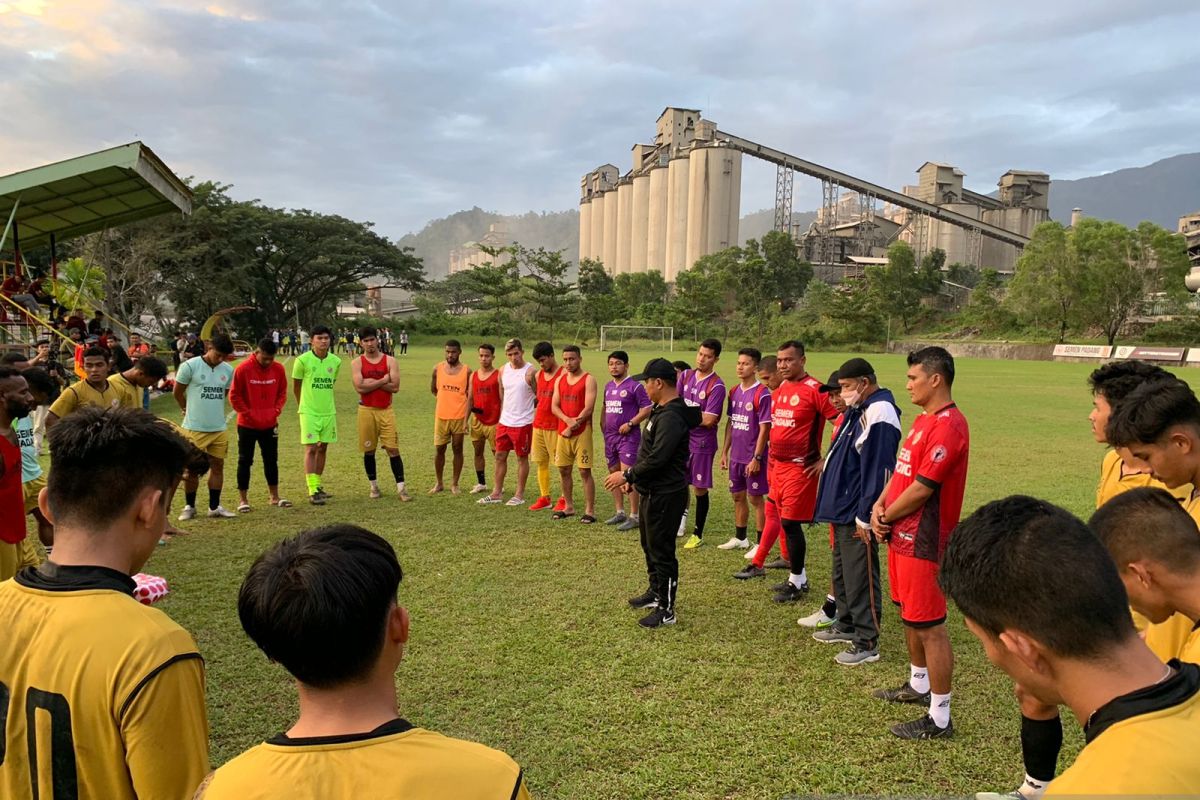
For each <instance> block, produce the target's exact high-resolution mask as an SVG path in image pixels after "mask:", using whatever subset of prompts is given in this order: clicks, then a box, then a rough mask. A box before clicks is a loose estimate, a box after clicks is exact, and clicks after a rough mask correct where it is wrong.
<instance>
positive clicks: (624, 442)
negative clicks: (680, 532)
mask: <svg viewBox="0 0 1200 800" xmlns="http://www.w3.org/2000/svg"><path fill="white" fill-rule="evenodd" d="M641 443H642V442H641V438H640V437H637V436H628V435H627V436H621V435H620V434H617V435H615V436H605V437H604V460H605V462H606V463H607V464H608V468H609V469H610V470H613V471H616V469H617V467H618V466H620V465H621V464H624V465H626V466H628V467H632V466H633V465H634V464H636V463H637V453H638V447H639V446H640V445H641Z"/></svg>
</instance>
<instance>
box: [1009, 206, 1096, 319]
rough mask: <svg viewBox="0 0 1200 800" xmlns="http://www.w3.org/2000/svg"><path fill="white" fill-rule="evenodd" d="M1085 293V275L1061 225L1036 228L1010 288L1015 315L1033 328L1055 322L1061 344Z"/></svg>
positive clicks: (1051, 224) (1019, 260)
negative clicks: (1029, 323) (1030, 323)
mask: <svg viewBox="0 0 1200 800" xmlns="http://www.w3.org/2000/svg"><path fill="white" fill-rule="evenodd" d="M1084 290H1085V281H1084V275H1083V274H1082V273H1081V272H1080V270H1079V262H1078V260H1077V259H1076V258H1075V254H1074V253H1073V252H1072V249H1071V247H1070V242H1069V240H1068V236H1067V230H1066V228H1064V227H1063V226H1062V223H1059V222H1052V221H1051V222H1043V223H1042V224H1041V225H1038V226H1037V227H1036V228H1034V229H1033V235H1032V236H1031V237H1030V239H1029V244H1027V245H1025V252H1024V253H1022V254H1021V257H1020V258H1019V259H1017V268H1016V272H1015V274H1014V275H1013V279H1012V282H1011V283H1010V284H1009V292H1008V303H1009V305H1010V307H1011V308H1012V310H1013V311H1014V313H1016V315H1017V316H1018V317H1019V318H1021V319H1023V320H1026V321H1029V322H1032V323H1033V324H1034V325H1038V324H1040V323H1043V322H1053V323H1054V324H1055V326H1056V327H1057V328H1058V340H1059V341H1060V342H1061V341H1064V340H1065V339H1066V338H1067V327H1068V326H1069V325H1070V324H1071V322H1072V321H1073V320H1074V319H1075V317H1076V315H1077V312H1078V306H1079V304H1080V301H1081V300H1082V298H1083V294H1084Z"/></svg>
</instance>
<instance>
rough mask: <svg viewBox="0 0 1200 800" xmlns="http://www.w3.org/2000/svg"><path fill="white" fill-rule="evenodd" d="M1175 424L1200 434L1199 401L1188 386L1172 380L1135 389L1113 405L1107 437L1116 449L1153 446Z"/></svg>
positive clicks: (1154, 382)
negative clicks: (1139, 445) (1188, 427)
mask: <svg viewBox="0 0 1200 800" xmlns="http://www.w3.org/2000/svg"><path fill="white" fill-rule="evenodd" d="M1176 425H1188V426H1191V427H1192V428H1193V429H1194V430H1196V431H1198V432H1200V401H1198V400H1197V399H1196V395H1195V393H1193V392H1192V390H1191V387H1189V386H1188V385H1187V384H1186V383H1184V382H1183V381H1181V380H1179V379H1178V378H1173V379H1172V380H1168V381H1153V382H1151V383H1147V384H1143V385H1142V386H1139V387H1138V388H1136V389H1134V390H1133V391H1132V392H1130V393H1129V394H1128V395H1126V396H1125V398H1124V399H1123V400H1122V401H1121V402H1120V403H1118V404H1116V405H1115V406H1113V411H1112V416H1110V417H1109V418H1108V425H1107V427H1106V428H1105V430H1104V438H1105V439H1106V440H1108V443H1109V444H1110V445H1112V446H1113V447H1128V446H1129V445H1131V444H1139V443H1140V444H1154V443H1155V442H1157V441H1159V440H1160V439H1161V438H1162V437H1163V436H1164V435H1165V434H1166V432H1167V431H1168V430H1170V429H1171V428H1173V427H1175V426H1176Z"/></svg>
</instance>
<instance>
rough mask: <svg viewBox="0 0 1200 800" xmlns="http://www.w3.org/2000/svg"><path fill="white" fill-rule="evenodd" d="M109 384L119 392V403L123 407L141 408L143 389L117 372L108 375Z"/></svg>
mask: <svg viewBox="0 0 1200 800" xmlns="http://www.w3.org/2000/svg"><path fill="white" fill-rule="evenodd" d="M108 385H109V386H111V387H113V389H115V390H116V392H117V403H118V405H120V406H121V407H122V408H141V407H142V390H141V388H139V387H137V386H134V385H133V384H132V383H130V382H129V381H128V380H127V379H126V378H125V376H124V375H122V374H121V373H119V372H118V373H117V374H116V375H109V376H108Z"/></svg>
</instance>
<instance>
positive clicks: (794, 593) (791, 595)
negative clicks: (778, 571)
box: [771, 581, 808, 603]
mask: <svg viewBox="0 0 1200 800" xmlns="http://www.w3.org/2000/svg"><path fill="white" fill-rule="evenodd" d="M806 594H808V584H807V583H806V584H804V585H803V586H801V587H800V588H799V589H797V588H796V586H795V584H793V583H792V582H791V581H788V582H787V588H785V589H783V590H781V591H778V592H776V593H775V594H774V595H773V596H772V597H771V599H772V600H774V601H775V602H776V603H794V602H796V601H797V600H799V599H800V598H801V597H804V595H806Z"/></svg>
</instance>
